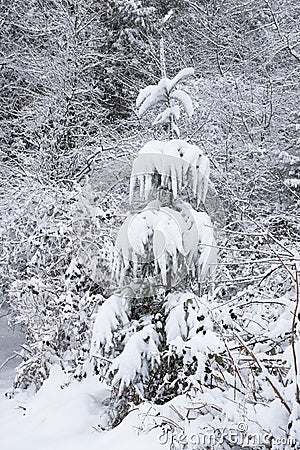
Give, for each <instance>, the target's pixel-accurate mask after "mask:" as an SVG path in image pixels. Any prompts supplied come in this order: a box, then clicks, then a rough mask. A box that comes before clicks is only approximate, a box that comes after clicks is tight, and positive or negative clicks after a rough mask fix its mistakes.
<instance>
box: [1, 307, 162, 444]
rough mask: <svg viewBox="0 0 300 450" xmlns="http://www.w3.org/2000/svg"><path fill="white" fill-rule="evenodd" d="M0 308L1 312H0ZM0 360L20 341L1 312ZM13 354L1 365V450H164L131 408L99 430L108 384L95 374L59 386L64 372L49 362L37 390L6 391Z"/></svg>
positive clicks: (19, 336) (19, 334)
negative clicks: (11, 395) (107, 428)
mask: <svg viewBox="0 0 300 450" xmlns="http://www.w3.org/2000/svg"><path fill="white" fill-rule="evenodd" d="M2 314H3V313H1V314H0V316H1V315H2ZM0 339H1V341H0V343H1V345H0V366H1V364H2V363H3V361H5V360H6V358H7V357H9V356H10V355H11V354H13V351H14V350H17V349H18V345H19V344H20V343H21V342H22V335H21V333H20V332H19V333H13V332H12V331H11V330H9V329H8V327H7V317H2V318H0ZM15 365H16V360H12V361H10V362H9V363H8V364H7V365H5V369H4V368H3V369H2V370H1V371H0V449H1V450H19V449H22V450H82V449H88V450H119V449H120V448H122V450H140V449H142V450H162V449H163V448H164V447H163V446H162V445H161V444H160V443H159V438H158V434H157V433H155V432H151V433H149V434H147V435H145V434H138V432H137V426H138V424H139V415H138V412H137V411H133V412H132V413H131V414H129V416H128V417H127V418H126V419H125V420H124V421H123V423H122V424H121V425H119V426H118V427H117V428H115V429H114V430H111V431H102V432H99V431H98V430H97V425H98V424H99V422H100V420H101V415H103V414H104V412H105V406H104V405H103V403H102V401H103V400H104V399H105V398H106V396H107V390H106V389H105V387H104V386H103V385H101V384H100V383H99V381H98V380H97V378H96V377H94V376H90V377H88V378H87V379H86V380H84V381H82V382H77V381H74V382H72V383H71V384H69V385H68V386H67V387H64V388H63V389H62V387H61V386H62V385H63V384H64V383H65V382H66V376H65V375H64V373H63V372H62V371H61V369H60V368H59V367H53V369H52V371H51V375H50V377H49V379H48V380H47V381H46V382H45V383H44V385H43V386H42V388H41V389H40V391H39V392H38V393H37V394H35V393H34V392H33V391H32V390H29V391H27V392H21V393H19V394H17V395H16V396H15V397H14V398H12V399H8V398H6V397H5V392H7V391H9V389H10V386H11V384H12V381H13V378H14V366H15Z"/></svg>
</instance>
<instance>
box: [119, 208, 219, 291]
mask: <svg viewBox="0 0 300 450" xmlns="http://www.w3.org/2000/svg"><path fill="white" fill-rule="evenodd" d="M175 206H176V207H177V210H175V209H171V208H168V207H166V206H160V205H159V203H158V202H151V203H150V204H149V205H148V206H147V207H146V208H145V209H144V210H143V211H141V212H140V213H139V214H135V215H133V216H129V217H127V219H126V220H125V222H124V223H123V225H122V227H121V228H120V231H119V234H118V237H117V240H116V248H115V256H114V261H113V266H112V272H113V275H114V276H115V277H116V279H118V280H119V281H120V282H121V283H122V281H123V280H124V277H125V276H130V277H132V278H133V279H135V278H136V277H138V276H139V272H138V270H139V267H140V266H141V265H142V264H145V262H146V263H148V264H147V266H148V276H155V274H157V273H159V274H160V276H161V279H162V282H163V284H164V285H166V284H167V279H168V277H167V275H168V273H169V275H170V277H171V278H170V279H171V280H172V279H174V280H175V279H177V278H178V272H179V271H180V270H188V271H190V273H191V274H192V276H193V277H196V278H198V280H202V279H203V278H204V277H205V276H206V274H207V272H208V270H212V269H213V268H214V265H215V263H216V256H217V252H216V243H215V239H214V235H213V227H212V223H211V221H210V218H209V216H208V215H207V214H206V213H204V212H197V211H195V210H194V209H193V208H192V207H191V206H190V205H189V204H188V203H185V202H181V201H177V202H176V205H175ZM152 261H153V262H154V264H151V262H152ZM150 270H152V271H153V273H150V272H149V271H150Z"/></svg>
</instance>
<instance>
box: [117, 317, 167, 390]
mask: <svg viewBox="0 0 300 450" xmlns="http://www.w3.org/2000/svg"><path fill="white" fill-rule="evenodd" d="M158 340H159V339H158V335H157V333H156V331H155V330H154V329H153V326H152V325H146V326H145V327H144V328H143V329H142V330H140V331H138V332H136V333H135V334H133V335H132V336H131V337H130V338H129V339H128V341H127V343H126V345H125V348H124V350H123V351H122V353H121V354H120V355H119V356H117V357H116V358H115V359H114V361H113V364H112V367H111V372H112V373H114V372H115V371H116V373H115V375H114V378H113V384H119V391H120V393H121V392H122V390H123V388H124V387H126V386H128V385H129V384H130V383H132V382H133V381H134V380H135V378H136V377H139V378H142V379H143V380H146V379H147V377H148V368H149V366H150V368H151V369H152V368H153V367H154V366H155V365H156V364H159V362H160V355H159V350H158V348H157V344H158Z"/></svg>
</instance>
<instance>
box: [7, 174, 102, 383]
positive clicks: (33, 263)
mask: <svg viewBox="0 0 300 450" xmlns="http://www.w3.org/2000/svg"><path fill="white" fill-rule="evenodd" d="M18 182H19V183H20V180H18ZM9 194H10V196H9ZM95 196H96V194H95V193H93V192H92V191H91V189H90V187H89V183H88V182H87V183H86V186H78V185H74V189H72V190H69V189H64V188H63V187H58V186H55V187H53V186H51V185H50V186H49V185H48V186H47V185H43V184H42V183H41V182H38V181H36V182H31V183H28V182H25V181H24V182H23V183H22V184H21V183H20V184H19V190H18V191H15V190H14V189H13V188H11V192H10V191H9V190H8V191H7V193H6V201H7V202H8V204H9V208H6V206H7V205H6V203H4V202H3V201H2V202H1V208H2V211H3V212H5V214H3V216H2V217H3V221H2V229H1V237H2V239H3V248H2V250H3V260H2V261H1V266H0V270H1V272H2V278H3V287H4V293H3V295H4V298H5V299H6V301H7V302H8V304H9V307H10V312H11V318H10V322H11V325H12V326H15V325H16V324H19V325H22V327H23V329H24V332H25V342H24V345H23V346H22V348H21V350H20V354H21V357H22V362H21V364H20V366H19V368H18V370H17V376H16V380H15V383H14V387H15V388H18V387H21V388H27V387H28V386H29V385H31V384H34V385H35V386H36V388H37V389H38V388H39V387H40V386H41V385H42V383H43V381H44V380H45V379H46V378H47V376H48V374H49V370H50V368H51V366H52V365H53V364H57V363H58V364H60V366H61V367H62V368H63V369H64V370H65V371H66V372H67V373H69V374H70V376H75V377H76V378H81V377H82V376H84V375H85V373H86V370H87V364H88V359H89V346H90V339H91V320H92V314H93V312H94V309H95V306H96V305H97V304H99V302H101V299H102V294H103V293H106V292H107V291H106V289H107V286H106V283H105V277H106V278H107V277H108V274H107V272H106V264H107V263H106V262H104V257H103V258H101V254H100V255H99V251H98V249H99V247H102V248H103V249H104V250H105V246H104V245H103V241H104V240H105V241H106V243H107V244H109V239H107V229H108V228H110V227H111V225H110V224H109V221H110V219H109V217H110V215H109V212H108V208H107V206H106V205H104V204H103V208H104V211H103V210H102V209H101V208H100V207H99V206H98V207H97V208H96V206H95V199H94V197H95ZM96 249H97V265H96V266H95V262H94V261H95V252H96ZM95 271H96V272H97V274H98V273H99V274H101V276H99V277H98V276H95V275H94V274H95ZM102 286H104V288H102Z"/></svg>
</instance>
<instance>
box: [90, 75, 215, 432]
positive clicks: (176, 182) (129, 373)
mask: <svg viewBox="0 0 300 450" xmlns="http://www.w3.org/2000/svg"><path fill="white" fill-rule="evenodd" d="M193 74H194V71H193V69H192V68H186V69H183V70H181V71H180V72H179V73H178V74H177V75H176V76H175V77H174V78H173V79H169V78H163V79H162V80H161V81H160V82H159V83H158V84H157V85H151V86H148V87H146V88H145V89H143V90H142V91H141V92H140V94H139V96H138V98H137V108H138V109H139V114H140V115H143V114H144V113H146V112H147V111H148V110H149V109H150V108H152V107H154V106H160V105H162V107H163V110H162V112H160V113H159V115H158V116H157V117H156V119H155V121H154V124H162V125H165V126H166V128H167V133H168V135H169V137H170V140H159V141H158V140H153V141H150V142H148V143H146V144H145V145H144V146H143V148H142V149H141V150H140V151H139V154H138V156H137V158H136V159H135V161H134V163H133V168H132V175H131V181H130V199H131V203H132V202H133V199H134V198H135V196H136V194H137V191H139V195H140V197H141V198H142V199H144V200H145V201H148V202H149V203H148V204H147V205H146V206H145V207H144V208H143V210H142V211H139V212H138V213H133V212H131V213H128V216H127V218H126V220H125V222H124V223H123V225H122V226H121V228H120V230H119V233H118V236H117V240H116V245H115V254H114V258H113V263H112V272H113V276H114V278H115V279H116V280H117V281H118V284H119V289H118V291H117V292H116V293H114V294H113V295H112V296H111V297H109V298H108V299H107V300H106V301H105V302H104V303H103V304H102V305H101V306H100V308H99V311H98V313H97V316H96V320H95V324H94V330H93V337H92V345H91V355H92V357H93V358H94V361H95V368H96V371H97V373H99V374H100V376H101V379H102V380H106V381H107V382H108V383H109V384H110V385H111V402H112V408H111V410H112V417H111V425H112V426H114V425H116V424H118V423H119V422H120V421H121V420H122V419H123V418H124V417H125V415H126V414H127V413H128V411H129V410H130V407H131V406H132V405H136V404H139V403H141V402H142V401H144V400H151V401H153V402H156V403H164V402H166V401H168V400H170V399H171V398H173V397H174V396H176V395H178V394H180V393H182V392H184V391H185V390H186V389H187V388H188V387H189V386H190V385H191V384H192V383H193V382H194V381H193V380H194V377H195V376H196V378H198V379H201V380H202V381H203V382H206V381H207V373H206V361H207V359H208V355H209V356H210V357H211V355H212V354H216V353H218V352H219V351H222V348H223V345H222V343H221V341H220V340H219V339H218V338H216V336H215V334H214V331H213V322H212V321H211V320H210V318H209V314H208V309H207V296H205V295H202V296H201V297H197V295H196V294H195V292H197V293H198V289H199V285H201V283H202V281H203V279H204V278H205V277H206V276H207V275H209V276H212V268H213V267H214V265H215V261H216V250H215V249H216V246H215V240H214V233H213V227H212V223H211V221H210V218H209V216H208V215H207V214H206V212H204V211H203V210H202V209H201V206H202V205H203V202H204V201H205V197H206V193H207V189H208V177H209V160H208V158H207V157H206V156H205V155H204V154H203V153H202V151H201V150H200V149H199V148H198V147H197V146H195V145H192V144H190V143H188V142H186V141H185V140H182V139H179V129H178V125H177V123H178V119H179V118H180V113H181V110H182V109H183V110H184V111H185V113H186V114H187V115H192V113H193V105H192V101H191V98H190V97H189V95H188V94H187V93H186V92H185V91H184V90H182V88H180V87H179V86H180V85H182V84H183V81H184V79H185V78H187V77H190V76H192V75H193ZM137 187H138V188H139V189H137ZM187 197H188V198H193V199H194V203H195V204H196V205H197V209H193V208H192V206H191V204H190V203H188V202H187V201H184V200H183V199H184V198H185V199H186V198H187Z"/></svg>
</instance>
